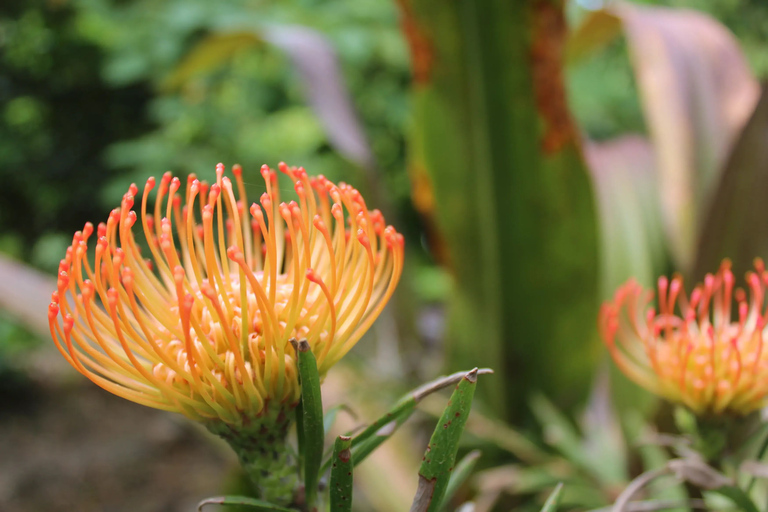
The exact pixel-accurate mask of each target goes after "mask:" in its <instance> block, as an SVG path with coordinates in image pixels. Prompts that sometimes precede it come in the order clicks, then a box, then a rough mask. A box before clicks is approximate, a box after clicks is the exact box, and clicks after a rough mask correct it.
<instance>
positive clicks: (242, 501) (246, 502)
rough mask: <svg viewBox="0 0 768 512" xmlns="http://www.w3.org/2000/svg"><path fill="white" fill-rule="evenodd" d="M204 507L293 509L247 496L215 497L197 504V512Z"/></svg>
mask: <svg viewBox="0 0 768 512" xmlns="http://www.w3.org/2000/svg"><path fill="white" fill-rule="evenodd" d="M206 505H242V506H246V507H251V508H253V509H255V510H261V511H264V512H270V511H271V512H294V509H290V508H285V507H280V506H277V505H273V504H272V503H269V502H268V501H264V500H258V499H255V498H249V497H247V496H215V497H213V498H207V499H204V500H203V501H201V502H200V503H198V504H197V510H198V512H203V508H204V507H205V506H206Z"/></svg>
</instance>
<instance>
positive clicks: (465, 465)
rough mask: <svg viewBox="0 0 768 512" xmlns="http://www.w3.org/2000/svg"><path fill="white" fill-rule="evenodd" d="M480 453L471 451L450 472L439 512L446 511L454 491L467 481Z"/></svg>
mask: <svg viewBox="0 0 768 512" xmlns="http://www.w3.org/2000/svg"><path fill="white" fill-rule="evenodd" d="M480 455H482V453H481V452H480V450H472V451H471V452H469V453H468V454H466V455H465V456H464V458H462V459H461V460H460V461H459V463H458V464H456V467H455V468H453V471H452V472H451V479H450V480H448V487H447V488H446V489H445V496H443V503H442V506H441V507H440V509H441V510H448V508H447V507H448V504H449V503H450V502H451V499H453V496H454V495H455V494H456V491H458V490H459V488H460V487H461V486H462V485H463V484H464V482H466V481H467V479H468V478H469V477H470V475H472V470H473V469H475V465H476V464H477V459H479V458H480Z"/></svg>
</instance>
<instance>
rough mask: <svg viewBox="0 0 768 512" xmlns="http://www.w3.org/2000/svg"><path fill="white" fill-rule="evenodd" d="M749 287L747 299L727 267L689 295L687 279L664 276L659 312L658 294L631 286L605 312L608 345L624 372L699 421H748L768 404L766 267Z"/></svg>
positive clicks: (759, 265) (751, 276) (751, 275)
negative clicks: (707, 417)
mask: <svg viewBox="0 0 768 512" xmlns="http://www.w3.org/2000/svg"><path fill="white" fill-rule="evenodd" d="M746 282H747V286H748V289H749V295H750V297H749V300H747V294H746V293H745V291H744V290H743V289H741V288H736V289H734V276H733V273H732V272H731V265H730V262H729V261H728V260H726V261H724V262H723V264H722V265H721V267H720V270H719V271H718V272H717V274H715V275H712V274H707V276H706V277H705V278H704V282H703V283H701V284H699V285H698V286H696V287H695V288H694V289H693V291H692V292H691V294H690V296H687V295H686V293H685V290H684V289H683V280H682V278H680V277H679V276H678V277H674V278H673V279H672V280H671V282H670V281H669V280H668V279H667V278H666V277H662V278H660V279H659V281H658V311H657V310H656V309H654V308H653V307H651V306H650V301H651V300H652V299H653V295H654V294H653V291H651V290H644V289H643V288H642V287H641V286H640V285H639V284H637V282H635V281H634V280H630V281H629V282H627V283H626V284H624V285H623V286H622V287H621V288H619V289H618V291H617V292H616V295H615V297H614V299H613V301H612V302H608V303H606V304H604V305H603V307H602V310H601V313H600V321H599V323H600V327H601V331H602V336H603V339H604V340H605V342H606V344H607V345H608V348H609V350H610V352H611V355H612V356H613V359H614V360H615V361H616V363H617V364H618V365H619V367H620V368H621V369H622V371H623V372H624V373H625V374H626V375H627V376H628V377H630V378H631V379H632V380H634V381H635V382H637V383H638V384H640V385H641V386H643V387H645V388H646V389H648V390H649V391H651V392H653V393H655V394H658V395H660V396H662V397H664V398H667V399H668V400H670V401H672V402H676V403H682V404H684V405H686V406H687V407H689V408H690V409H691V410H692V411H693V412H695V413H697V414H721V413H724V412H730V413H735V414H739V415H743V414H748V413H749V412H752V411H754V410H756V409H759V408H761V407H763V406H765V405H766V402H768V349H766V348H764V346H763V337H764V330H765V327H766V316H767V313H766V311H764V298H765V290H766V284H768V272H766V270H765V265H764V264H763V262H762V260H759V259H758V260H756V261H755V271H754V272H748V273H747V275H746ZM734 301H735V303H736V306H737V307H735V308H734ZM732 313H735V315H734V316H733V317H732Z"/></svg>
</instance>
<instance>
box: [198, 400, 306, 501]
mask: <svg viewBox="0 0 768 512" xmlns="http://www.w3.org/2000/svg"><path fill="white" fill-rule="evenodd" d="M293 417H294V409H293V407H282V406H279V405H272V404H270V403H267V404H266V405H265V407H264V410H263V411H262V413H261V414H260V415H259V416H258V417H257V418H251V419H250V420H249V421H247V422H244V423H243V425H242V426H240V427H235V426H233V425H229V424H227V423H223V422H220V421H216V422H209V423H207V424H206V425H205V426H206V427H207V428H208V430H209V431H211V432H212V433H214V434H216V435H218V436H220V437H221V438H223V439H224V440H225V441H227V443H229V445H230V446H231V447H232V449H233V450H234V451H235V453H236V454H237V457H238V459H239V460H240V464H241V466H242V467H243V469H244V470H245V472H246V473H247V474H248V476H249V477H250V479H251V481H252V482H253V484H254V485H255V486H256V489H257V491H258V493H259V497H260V498H262V499H264V500H266V501H268V502H271V503H274V504H276V505H288V504H290V503H292V502H293V499H294V492H295V490H296V484H297V483H298V479H297V475H296V460H295V459H294V457H293V453H292V450H291V449H290V448H289V447H288V444H287V443H286V436H287V435H288V429H289V427H290V424H291V421H292V420H293Z"/></svg>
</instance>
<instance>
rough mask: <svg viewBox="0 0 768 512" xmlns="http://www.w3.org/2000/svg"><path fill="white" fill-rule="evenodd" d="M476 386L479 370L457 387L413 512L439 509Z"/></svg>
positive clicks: (424, 466) (435, 436)
mask: <svg viewBox="0 0 768 512" xmlns="http://www.w3.org/2000/svg"><path fill="white" fill-rule="evenodd" d="M476 384H477V368H475V369H474V370H472V371H470V372H468V373H467V374H466V375H465V376H464V377H463V378H462V380H461V381H460V382H459V383H458V384H457V385H456V389H455V390H454V392H453V394H452V395H451V399H450V400H449V401H448V406H447V407H446V408H445V410H444V411H443V415H442V416H441V418H440V421H438V423H437V426H436V427H435V430H434V432H433V433H432V437H431V438H430V440H429V445H428V446H427V450H426V452H425V453H424V458H423V459H422V463H421V468H420V469H419V487H418V489H417V492H416V496H415V497H414V500H413V504H412V505H411V512H419V511H427V512H434V511H436V510H439V508H440V504H441V501H442V498H443V496H444V494H445V491H446V488H447V486H448V481H449V479H450V474H451V471H452V470H453V465H454V463H455V461H456V453H457V452H458V450H459V439H460V438H461V434H462V433H463V431H464V425H466V422H467V418H468V417H469V411H470V409H471V407H472V398H473V396H474V393H475V388H476V387H477V386H476Z"/></svg>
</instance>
